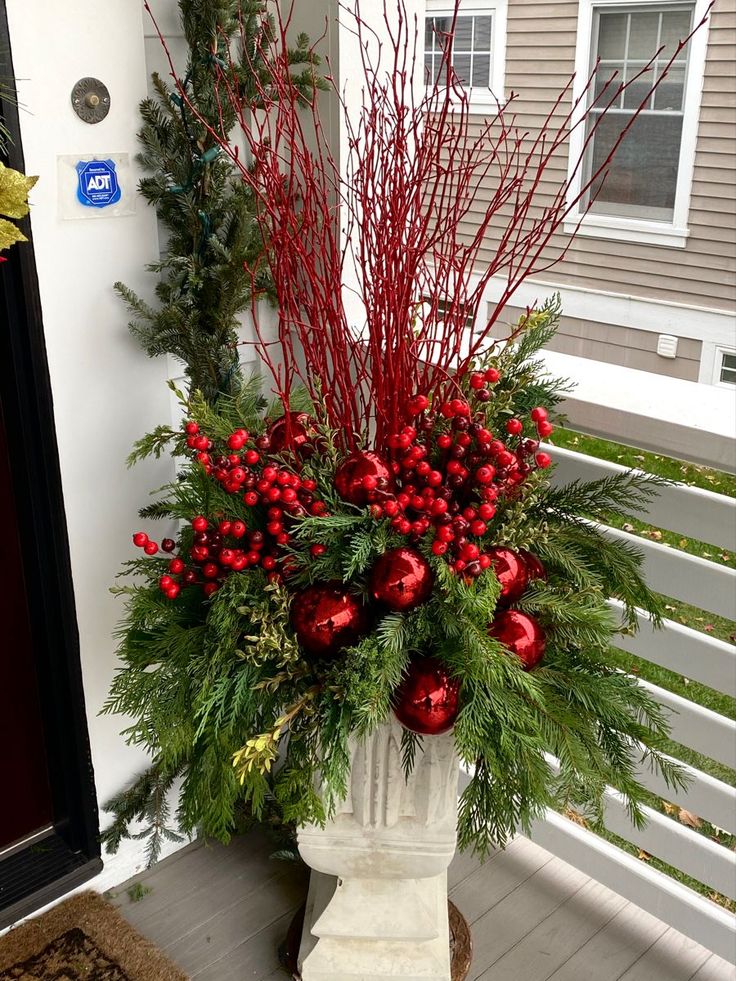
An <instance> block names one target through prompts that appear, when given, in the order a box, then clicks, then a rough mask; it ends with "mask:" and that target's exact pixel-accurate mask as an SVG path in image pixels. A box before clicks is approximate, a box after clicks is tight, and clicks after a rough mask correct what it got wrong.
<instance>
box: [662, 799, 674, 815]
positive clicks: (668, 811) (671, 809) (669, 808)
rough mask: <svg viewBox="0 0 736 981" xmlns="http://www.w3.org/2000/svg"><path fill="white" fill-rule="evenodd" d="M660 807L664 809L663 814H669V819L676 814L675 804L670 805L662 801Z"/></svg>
mask: <svg viewBox="0 0 736 981" xmlns="http://www.w3.org/2000/svg"><path fill="white" fill-rule="evenodd" d="M662 807H664V812H665V814H669V815H670V817H671V816H672V815H673V814H675V813H676V811H677V804H670V803H669V802H668V801H666V800H663V801H662Z"/></svg>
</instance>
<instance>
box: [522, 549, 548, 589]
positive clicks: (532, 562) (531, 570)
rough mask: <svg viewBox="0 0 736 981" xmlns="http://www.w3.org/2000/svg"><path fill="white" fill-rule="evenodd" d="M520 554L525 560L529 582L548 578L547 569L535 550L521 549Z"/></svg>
mask: <svg viewBox="0 0 736 981" xmlns="http://www.w3.org/2000/svg"><path fill="white" fill-rule="evenodd" d="M519 555H520V556H521V557H522V559H523V560H524V565H525V566H526V571H527V575H528V578H529V582H532V580H534V579H546V578H547V570H546V569H545V568H544V566H543V565H542V562H541V560H540V559H539V556H537V555H535V554H534V553H533V552H528V551H527V550H526V549H525V548H521V549H519Z"/></svg>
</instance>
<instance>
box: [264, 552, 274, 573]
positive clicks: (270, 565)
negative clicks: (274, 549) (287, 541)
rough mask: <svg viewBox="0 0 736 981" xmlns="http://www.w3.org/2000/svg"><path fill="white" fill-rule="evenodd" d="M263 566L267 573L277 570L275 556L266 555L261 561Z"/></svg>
mask: <svg viewBox="0 0 736 981" xmlns="http://www.w3.org/2000/svg"><path fill="white" fill-rule="evenodd" d="M261 565H262V566H263V568H264V569H265V570H266V572H270V571H271V570H272V569H275V568H276V559H275V558H274V557H273V555H264V556H263V558H262V559H261Z"/></svg>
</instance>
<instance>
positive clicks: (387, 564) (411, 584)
mask: <svg viewBox="0 0 736 981" xmlns="http://www.w3.org/2000/svg"><path fill="white" fill-rule="evenodd" d="M433 585H434V573H433V572H432V569H431V568H430V565H429V563H428V562H427V560H426V559H425V558H424V557H423V556H421V555H420V554H419V552H415V551H414V549H413V548H403V547H402V548H392V549H390V550H389V551H388V552H384V553H383V555H382V556H381V557H380V559H378V561H377V562H376V564H375V565H374V566H373V569H372V571H371V578H370V590H371V594H372V595H373V598H374V599H376V600H378V602H379V603H383V604H384V605H385V606H387V607H388V608H389V609H390V610H397V611H398V610H413V609H414V607H415V606H419V605H420V604H421V603H424V602H425V601H426V600H428V599H429V596H430V594H431V592H432V586H433Z"/></svg>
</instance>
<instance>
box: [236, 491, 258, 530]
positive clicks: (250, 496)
mask: <svg viewBox="0 0 736 981" xmlns="http://www.w3.org/2000/svg"><path fill="white" fill-rule="evenodd" d="M243 503H244V504H247V505H248V507H249V508H253V507H255V506H256V504H258V495H257V494H256V492H255V491H248V492H247V493H246V494H243ZM236 524H237V522H236ZM232 534H235V532H232ZM236 537H237V538H239V537H240V536H239V535H237V536H236Z"/></svg>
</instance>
